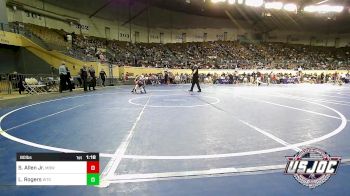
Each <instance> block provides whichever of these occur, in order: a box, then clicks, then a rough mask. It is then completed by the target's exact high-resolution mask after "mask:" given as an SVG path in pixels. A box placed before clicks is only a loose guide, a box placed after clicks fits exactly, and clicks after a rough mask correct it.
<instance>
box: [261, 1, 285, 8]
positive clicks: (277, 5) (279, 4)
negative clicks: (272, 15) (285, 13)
mask: <svg viewBox="0 0 350 196" xmlns="http://www.w3.org/2000/svg"><path fill="white" fill-rule="evenodd" d="M282 7H283V3H282V2H269V3H265V8H266V9H276V10H280V9H282Z"/></svg>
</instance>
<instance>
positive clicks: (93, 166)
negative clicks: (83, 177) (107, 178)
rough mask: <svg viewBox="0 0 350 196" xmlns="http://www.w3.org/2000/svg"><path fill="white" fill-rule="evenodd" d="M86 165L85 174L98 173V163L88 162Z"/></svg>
mask: <svg viewBox="0 0 350 196" xmlns="http://www.w3.org/2000/svg"><path fill="white" fill-rule="evenodd" d="M86 164H87V167H86V169H87V173H88V174H91V173H100V163H99V162H98V161H88V162H86Z"/></svg>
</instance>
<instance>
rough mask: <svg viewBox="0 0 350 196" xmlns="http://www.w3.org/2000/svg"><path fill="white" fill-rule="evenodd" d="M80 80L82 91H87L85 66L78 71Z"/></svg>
mask: <svg viewBox="0 0 350 196" xmlns="http://www.w3.org/2000/svg"><path fill="white" fill-rule="evenodd" d="M80 78H81V81H82V83H83V87H84V91H85V92H86V91H87V79H88V71H87V69H86V65H84V66H83V67H82V68H81V69H80Z"/></svg>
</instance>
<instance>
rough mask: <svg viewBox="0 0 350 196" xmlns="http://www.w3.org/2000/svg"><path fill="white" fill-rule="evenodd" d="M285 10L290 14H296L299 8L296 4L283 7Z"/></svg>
mask: <svg viewBox="0 0 350 196" xmlns="http://www.w3.org/2000/svg"><path fill="white" fill-rule="evenodd" d="M283 9H284V10H286V11H288V12H296V11H297V9H298V7H297V5H296V4H294V3H288V4H285V5H284V6H283Z"/></svg>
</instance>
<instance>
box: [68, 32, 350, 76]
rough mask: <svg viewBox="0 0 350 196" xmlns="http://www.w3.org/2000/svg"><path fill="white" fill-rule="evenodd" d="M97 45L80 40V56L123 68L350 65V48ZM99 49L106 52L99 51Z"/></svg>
mask: <svg viewBox="0 0 350 196" xmlns="http://www.w3.org/2000/svg"><path fill="white" fill-rule="evenodd" d="M95 42H96V40H95ZM95 42H94V41H91V40H90V39H88V38H86V39H82V40H78V41H77V43H78V44H77V45H78V46H79V48H80V49H85V51H86V52H84V53H83V54H81V55H88V56H95V57H96V60H104V61H109V62H111V63H114V64H118V65H121V66H123V65H128V66H137V67H167V68H180V69H184V68H190V67H192V66H193V65H198V66H200V68H205V69H236V68H239V69H297V68H299V67H302V68H303V69H315V70H323V69H328V70H335V69H349V62H350V48H331V47H319V46H305V45H295V44H286V43H242V42H239V41H216V42H197V43H169V44H155V43H150V44H146V43H126V42H119V41H109V42H107V41H99V42H98V44H97V46H96V45H95V46H94V43H95ZM96 48H101V49H104V50H96ZM74 51H75V52H77V51H78V50H76V49H75V50H74ZM89 51H92V53H91V52H89ZM93 54H95V55H93ZM101 55H102V57H103V58H102V59H101Z"/></svg>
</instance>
